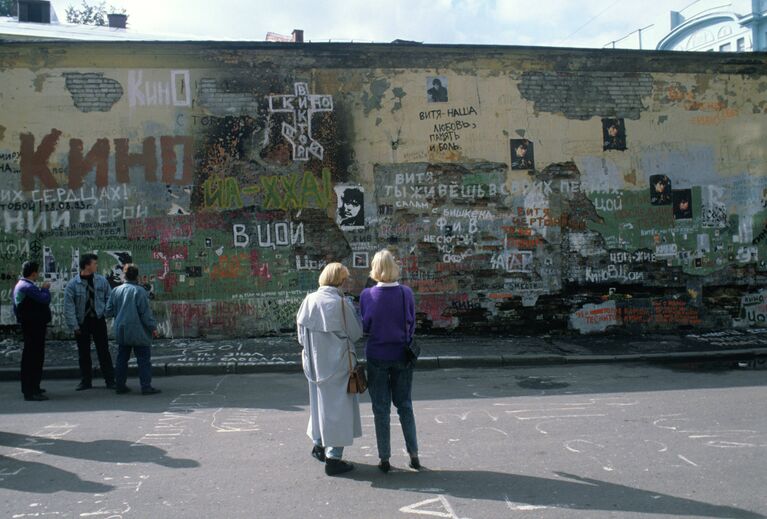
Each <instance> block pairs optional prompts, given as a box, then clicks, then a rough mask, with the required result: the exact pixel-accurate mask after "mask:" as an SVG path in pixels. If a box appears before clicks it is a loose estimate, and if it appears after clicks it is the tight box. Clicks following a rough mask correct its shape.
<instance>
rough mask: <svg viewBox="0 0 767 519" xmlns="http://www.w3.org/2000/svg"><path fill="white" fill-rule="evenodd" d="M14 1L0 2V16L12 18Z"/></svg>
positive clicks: (3, 0)
mask: <svg viewBox="0 0 767 519" xmlns="http://www.w3.org/2000/svg"><path fill="white" fill-rule="evenodd" d="M14 7H16V0H0V16H14V11H15V9H14Z"/></svg>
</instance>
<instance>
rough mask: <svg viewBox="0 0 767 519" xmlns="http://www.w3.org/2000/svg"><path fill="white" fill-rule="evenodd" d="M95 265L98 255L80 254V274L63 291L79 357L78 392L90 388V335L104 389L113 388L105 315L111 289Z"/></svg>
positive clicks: (65, 315)
mask: <svg viewBox="0 0 767 519" xmlns="http://www.w3.org/2000/svg"><path fill="white" fill-rule="evenodd" d="M98 268H99V257H98V256H96V255H95V254H83V255H82V256H81V257H80V274H79V275H77V276H75V277H74V278H72V279H71V280H70V281H69V283H67V288H66V290H65V291H64V318H65V319H66V322H67V326H68V327H69V329H70V330H72V331H73V332H74V334H75V339H76V340H77V352H78V356H79V360H80V377H81V381H80V385H78V386H77V391H82V390H84V389H90V388H91V387H93V384H92V379H93V367H92V365H91V337H92V338H93V342H94V343H95V344H96V354H97V355H98V358H99V366H100V367H101V373H102V375H103V376H104V381H105V382H106V385H107V388H109V389H115V375H114V366H113V365H112V356H111V355H110V354H109V339H108V337H107V322H106V319H105V318H104V311H105V309H106V305H107V301H109V293H110V292H111V288H110V287H109V282H108V281H107V279H106V278H105V277H104V276H102V275H101V274H97V273H96V271H97V270H98Z"/></svg>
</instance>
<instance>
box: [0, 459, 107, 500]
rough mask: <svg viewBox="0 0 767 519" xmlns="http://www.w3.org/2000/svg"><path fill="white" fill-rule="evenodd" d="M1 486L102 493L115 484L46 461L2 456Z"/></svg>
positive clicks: (31, 489) (25, 490)
mask: <svg viewBox="0 0 767 519" xmlns="http://www.w3.org/2000/svg"><path fill="white" fill-rule="evenodd" d="M0 488H7V489H8V490H16V491H18V492H32V493H35V494H53V493H54V492H82V493H85V494H103V493H106V492H109V491H110V490H114V489H115V487H114V486H112V485H106V484H104V483H98V482H96V481H85V480H82V479H80V477H79V476H78V475H77V474H73V473H72V472H68V471H66V470H62V469H60V468H57V467H53V466H51V465H46V464H45V463H38V462H36V461H28V460H21V459H16V458H10V457H8V456H2V455H0Z"/></svg>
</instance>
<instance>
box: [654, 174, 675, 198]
mask: <svg viewBox="0 0 767 519" xmlns="http://www.w3.org/2000/svg"><path fill="white" fill-rule="evenodd" d="M650 204H651V205H671V179H670V178H668V177H667V176H666V175H651V176H650Z"/></svg>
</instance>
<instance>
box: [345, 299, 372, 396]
mask: <svg viewBox="0 0 767 519" xmlns="http://www.w3.org/2000/svg"><path fill="white" fill-rule="evenodd" d="M341 315H343V318H344V332H346V346H347V347H348V353H349V382H347V384H346V392H347V393H352V394H354V393H359V394H362V393H364V392H365V391H367V389H368V378H367V376H366V375H365V368H363V367H362V366H361V365H360V364H359V363H358V362H357V354H356V353H355V352H354V344H352V341H351V340H350V339H349V333H348V331H347V329H348V328H347V326H346V302H345V301H344V300H343V298H341ZM352 355H354V364H352Z"/></svg>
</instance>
